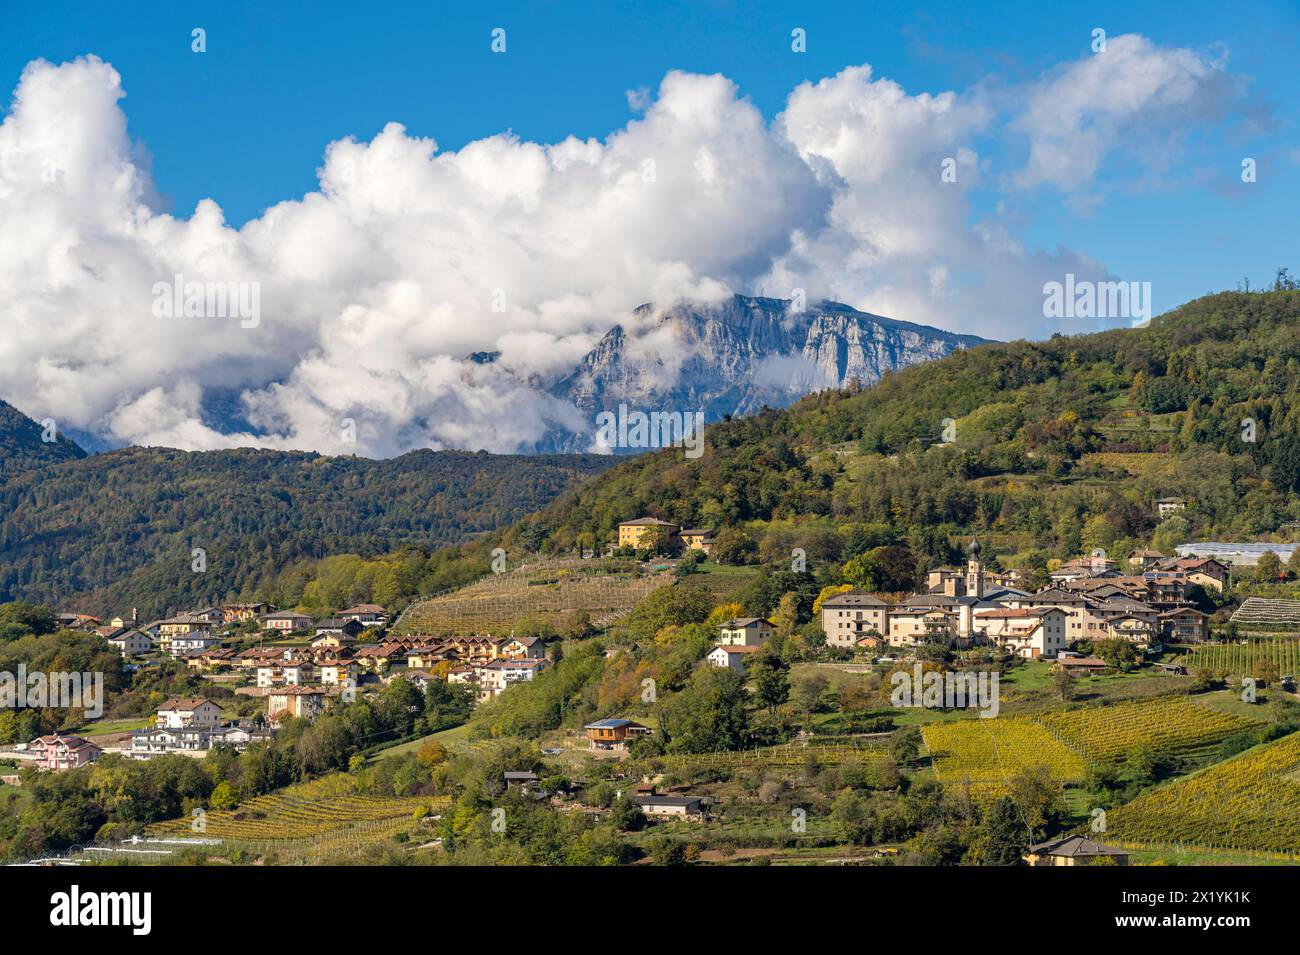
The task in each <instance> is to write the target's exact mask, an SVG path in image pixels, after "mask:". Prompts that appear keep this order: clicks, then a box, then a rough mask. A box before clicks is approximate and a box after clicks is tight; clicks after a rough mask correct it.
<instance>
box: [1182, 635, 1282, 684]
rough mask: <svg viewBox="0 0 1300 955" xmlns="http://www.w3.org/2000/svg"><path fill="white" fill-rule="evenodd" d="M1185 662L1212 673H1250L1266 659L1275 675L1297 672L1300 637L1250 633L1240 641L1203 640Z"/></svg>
mask: <svg viewBox="0 0 1300 955" xmlns="http://www.w3.org/2000/svg"><path fill="white" fill-rule="evenodd" d="M1186 659H1187V665H1188V666H1189V667H1192V668H1194V669H1198V670H1209V671H1210V672H1212V673H1228V674H1233V675H1236V676H1251V675H1253V674H1254V672H1255V666H1256V665H1257V664H1258V663H1261V662H1263V661H1267V662H1269V663H1271V664H1272V665H1273V666H1274V667H1275V668H1276V669H1277V675H1278V676H1295V675H1297V674H1300V640H1296V639H1287V638H1283V637H1252V638H1251V639H1250V640H1248V641H1247V642H1246V644H1245V645H1244V646H1243V645H1242V644H1241V643H1206V644H1202V645H1201V646H1199V647H1197V648H1196V649H1195V650H1193V651H1192V652H1191V653H1190V654H1188V656H1187V658H1186Z"/></svg>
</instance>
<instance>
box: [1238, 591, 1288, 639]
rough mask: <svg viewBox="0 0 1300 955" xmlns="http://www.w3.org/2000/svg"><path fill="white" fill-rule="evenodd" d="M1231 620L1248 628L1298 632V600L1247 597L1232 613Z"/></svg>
mask: <svg viewBox="0 0 1300 955" xmlns="http://www.w3.org/2000/svg"><path fill="white" fill-rule="evenodd" d="M1232 622H1233V623H1235V624H1237V625H1238V626H1240V627H1242V628H1244V629H1247V630H1249V629H1250V628H1251V627H1262V628H1264V629H1268V630H1294V631H1295V632H1297V633H1300V600H1271V599H1269V598H1267V597H1247V598H1246V599H1245V600H1243V601H1242V603H1241V606H1240V607H1238V608H1237V609H1236V610H1235V611H1233V614H1232Z"/></svg>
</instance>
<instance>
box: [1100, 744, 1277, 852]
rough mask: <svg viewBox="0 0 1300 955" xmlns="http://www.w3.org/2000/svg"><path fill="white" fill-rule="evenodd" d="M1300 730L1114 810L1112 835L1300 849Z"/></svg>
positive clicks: (1144, 841) (1146, 841)
mask: <svg viewBox="0 0 1300 955" xmlns="http://www.w3.org/2000/svg"><path fill="white" fill-rule="evenodd" d="M1298 772H1300V733H1293V734H1292V735H1290V736H1288V737H1286V738H1284V739H1281V740H1278V741H1277V742H1276V743H1271V744H1269V745H1268V746H1264V747H1262V748H1260V749H1255V750H1251V751H1249V752H1247V753H1243V754H1242V755H1240V756H1238V757H1236V758H1234V759H1230V760H1228V761H1227V762H1223V763H1218V764H1217V765H1214V766H1211V767H1210V768H1209V769H1206V770H1205V771H1203V772H1201V773H1198V774H1196V775H1195V776H1190V777H1188V778H1186V779H1182V780H1179V781H1177V782H1174V783H1171V784H1170V785H1168V786H1163V787H1161V788H1159V789H1156V790H1153V791H1151V792H1149V793H1146V794H1145V795H1142V796H1139V797H1138V798H1137V799H1135V800H1133V801H1132V802H1130V803H1128V804H1126V805H1124V806H1120V807H1119V808H1117V809H1113V810H1111V811H1110V812H1109V813H1108V815H1107V819H1106V833H1107V841H1108V842H1112V841H1114V842H1118V843H1119V844H1126V843H1127V844H1133V845H1142V846H1151V845H1171V844H1185V845H1194V846H1205V847H1208V848H1214V849H1232V850H1237V851H1248V852H1267V853H1284V854H1290V855H1295V854H1296V853H1300V809H1297V807H1298V806H1300V779H1298V778H1297V773H1298Z"/></svg>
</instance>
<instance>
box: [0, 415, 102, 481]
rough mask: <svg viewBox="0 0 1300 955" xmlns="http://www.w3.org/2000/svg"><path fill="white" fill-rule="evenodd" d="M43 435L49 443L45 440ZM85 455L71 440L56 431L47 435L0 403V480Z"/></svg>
mask: <svg viewBox="0 0 1300 955" xmlns="http://www.w3.org/2000/svg"><path fill="white" fill-rule="evenodd" d="M47 434H48V435H49V436H50V437H52V438H53V440H51V441H47V440H45V438H46V436H47ZM85 456H86V452H85V451H83V450H82V449H81V448H80V447H78V446H77V443H76V442H75V441H72V440H70V439H69V438H65V437H64V436H63V435H62V434H59V433H58V432H57V431H51V432H47V431H46V429H45V428H44V427H43V426H42V425H40V424H38V423H37V422H35V421H33V420H32V419H31V418H29V417H27V415H25V414H23V413H22V412H21V411H19V410H18V409H17V408H15V407H14V406H13V405H11V404H9V403H7V402H5V401H0V477H5V476H7V475H10V474H17V473H19V472H20V471H30V470H32V469H33V468H42V467H45V466H46V465H49V464H59V463H61V462H63V461H75V460H77V459H78V458H84V457H85Z"/></svg>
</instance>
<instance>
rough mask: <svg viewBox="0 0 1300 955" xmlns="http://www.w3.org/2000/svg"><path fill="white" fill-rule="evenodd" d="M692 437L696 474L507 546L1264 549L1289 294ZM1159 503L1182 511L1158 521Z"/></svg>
mask: <svg viewBox="0 0 1300 955" xmlns="http://www.w3.org/2000/svg"><path fill="white" fill-rule="evenodd" d="M945 430H947V432H948V433H947V435H946V437H948V438H950V439H951V440H949V441H944V440H943V438H944V437H945ZM707 434H708V440H707V449H706V451H705V453H704V454H703V456H702V457H700V458H698V459H695V460H687V459H686V458H685V457H684V456H683V455H682V454H681V453H680V452H677V453H674V452H673V451H671V450H670V451H662V452H657V453H654V454H650V455H645V456H642V457H639V458H637V459H635V460H632V461H626V462H623V463H621V464H619V465H618V466H617V467H615V468H613V469H611V470H610V471H608V472H606V473H605V474H604V475H602V476H601V477H600V478H599V479H598V480H595V481H591V482H589V483H588V484H586V485H585V486H583V487H582V488H581V489H579V490H578V491H577V492H575V493H570V494H567V495H565V496H563V497H562V498H561V499H559V500H558V501H557V502H556V503H555V504H554V505H552V506H551V507H549V508H548V509H546V510H545V511H544V512H542V513H541V514H538V515H535V516H534V517H533V518H531V519H529V520H527V521H525V522H523V523H522V524H520V525H519V526H518V527H516V528H515V529H514V530H513V531H512V533H511V534H510V535H507V541H509V540H513V539H517V538H519V537H520V536H521V535H526V536H527V537H528V538H529V539H531V540H533V541H537V540H545V541H546V542H547V543H548V546H550V547H552V548H555V549H560V550H564V549H568V548H570V547H572V546H573V545H574V544H575V543H577V542H583V543H590V542H593V541H597V540H600V541H603V540H607V539H608V536H609V532H610V530H611V529H612V528H613V526H614V525H615V524H616V523H617V522H618V521H620V520H625V519H627V518H629V517H632V516H637V515H639V514H642V513H648V514H652V515H656V516H660V517H663V518H667V519H671V520H674V521H677V522H680V523H682V524H686V525H689V526H716V527H725V526H728V525H730V526H737V527H739V528H741V529H740V530H739V531H738V532H736V533H734V534H733V533H726V532H724V535H723V539H722V540H720V543H719V547H720V555H721V556H722V557H723V559H724V560H725V559H728V558H732V559H741V560H743V559H753V558H754V557H755V556H764V557H770V558H775V557H779V555H780V554H782V553H784V554H785V555H787V558H788V554H789V549H790V545H791V544H799V545H804V546H808V547H813V548H815V549H816V551H817V554H816V556H819V557H822V558H824V559H829V560H838V559H841V556H842V554H841V552H842V546H843V543H844V539H845V532H847V531H855V533H856V535H857V537H858V538H860V539H862V540H900V541H903V542H906V543H910V545H911V548H912V550H913V552H914V553H915V554H916V555H917V556H918V558H920V559H921V561H922V562H923V563H927V564H934V563H937V562H940V561H944V560H948V559H951V558H952V557H954V556H955V554H953V552H952V550H951V547H950V544H949V537H950V536H952V535H956V534H965V533H970V532H979V533H981V534H982V535H983V537H984V539H985V540H986V541H989V542H991V544H992V550H993V552H994V553H995V554H1001V555H1002V557H1003V559H1004V562H1010V563H1014V564H1016V565H1019V566H1041V565H1042V564H1043V563H1044V562H1045V561H1046V559H1047V558H1049V557H1052V556H1056V557H1068V556H1072V555H1074V554H1077V553H1078V552H1079V551H1080V550H1081V549H1091V548H1095V547H1101V548H1104V549H1106V550H1108V551H1112V550H1114V551H1124V550H1125V548H1128V547H1130V546H1132V545H1135V544H1139V543H1140V544H1142V545H1145V544H1146V543H1147V542H1148V541H1150V540H1151V539H1152V538H1153V536H1154V540H1155V543H1156V546H1158V547H1169V546H1172V545H1173V544H1175V543H1181V542H1183V541H1185V540H1188V539H1195V538H1197V537H1201V536H1214V537H1219V538H1223V537H1242V536H1246V537H1257V536H1260V535H1268V534H1272V533H1274V532H1277V531H1279V529H1280V528H1281V527H1282V525H1283V524H1284V523H1286V522H1288V521H1294V520H1297V519H1300V504H1298V503H1297V500H1296V497H1295V492H1296V491H1297V490H1300V292H1295V291H1277V292H1268V293H1253V294H1252V293H1222V294H1218V295H1212V296H1208V297H1205V298H1202V299H1199V300H1196V301H1194V302H1190V303H1188V304H1187V305H1185V306H1183V307H1181V308H1179V309H1177V310H1175V311H1173V312H1170V313H1167V314H1165V315H1163V316H1160V317H1158V318H1156V319H1155V320H1153V321H1152V322H1151V324H1150V326H1149V327H1145V328H1130V329H1120V330H1113V331H1108V332H1102V333H1097V334H1090V335H1079V336H1063V335H1058V336H1054V337H1053V338H1052V339H1051V340H1049V341H1045V342H1037V343H1029V342H1012V343H1009V344H998V345H986V346H981V347H977V348H971V349H966V350H962V351H959V352H956V353H954V354H952V355H949V356H947V357H945V358H943V359H940V360H938V361H934V362H929V363H926V364H924V365H920V366H916V367H911V368H906V369H904V370H902V371H899V372H893V373H889V374H886V375H885V376H884V378H883V380H882V381H881V382H880V383H879V384H877V385H875V386H873V387H871V388H868V389H865V390H862V391H858V392H851V391H847V390H833V391H827V392H823V393H821V394H818V395H814V396H811V397H809V398H806V399H804V400H803V401H801V402H799V403H798V404H796V405H794V406H793V407H791V408H789V409H787V410H785V411H782V412H764V413H761V414H759V415H756V416H753V417H749V418H745V419H742V420H735V421H730V422H724V423H720V424H718V425H716V426H712V427H710V428H709V429H708V432H707ZM1169 496H1177V497H1182V498H1184V499H1186V501H1187V508H1186V510H1185V511H1182V512H1181V513H1178V514H1175V515H1173V516H1171V517H1169V518H1167V519H1166V520H1164V522H1163V523H1161V522H1160V521H1159V519H1158V517H1157V514H1156V509H1155V507H1154V502H1155V500H1156V499H1157V498H1160V497H1169ZM833 529H834V530H838V531H839V533H833V532H832V531H833ZM1286 533H1287V532H1285V531H1284V532H1283V535H1282V536H1286ZM809 556H810V558H811V557H813V556H814V553H813V551H812V550H810V551H809Z"/></svg>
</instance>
